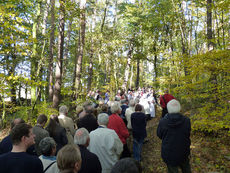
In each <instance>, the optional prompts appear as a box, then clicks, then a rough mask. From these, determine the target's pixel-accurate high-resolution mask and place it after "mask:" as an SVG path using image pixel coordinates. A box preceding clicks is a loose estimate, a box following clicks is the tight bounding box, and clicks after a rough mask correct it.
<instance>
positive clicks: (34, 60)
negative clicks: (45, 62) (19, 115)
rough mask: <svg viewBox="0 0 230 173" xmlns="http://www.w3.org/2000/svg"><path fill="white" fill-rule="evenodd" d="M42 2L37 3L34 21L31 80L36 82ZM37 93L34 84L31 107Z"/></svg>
mask: <svg viewBox="0 0 230 173" xmlns="http://www.w3.org/2000/svg"><path fill="white" fill-rule="evenodd" d="M40 8H41V2H38V3H37V6H36V10H37V13H36V16H35V19H34V23H33V30H32V32H33V34H32V38H33V40H34V43H33V48H32V57H31V72H30V73H31V74H30V75H31V80H34V81H36V80H37V79H36V76H37V74H36V72H37V70H36V69H37V67H38V52H37V34H38V33H37V31H38V26H39V19H40V15H41V10H40ZM36 92H37V87H36V85H34V84H32V86H31V105H35V101H36Z"/></svg>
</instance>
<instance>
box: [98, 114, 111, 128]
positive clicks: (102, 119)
mask: <svg viewBox="0 0 230 173" xmlns="http://www.w3.org/2000/svg"><path fill="white" fill-rule="evenodd" d="M108 122H109V116H108V114H106V113H101V114H99V115H98V116H97V123H98V125H105V126H107V125H108Z"/></svg>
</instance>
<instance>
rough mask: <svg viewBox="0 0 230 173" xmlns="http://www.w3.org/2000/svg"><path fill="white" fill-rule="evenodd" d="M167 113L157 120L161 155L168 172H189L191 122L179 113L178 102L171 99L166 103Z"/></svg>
mask: <svg viewBox="0 0 230 173" xmlns="http://www.w3.org/2000/svg"><path fill="white" fill-rule="evenodd" d="M167 109H168V114H166V115H165V116H164V117H163V118H162V119H161V120H160V122H159V125H158V128H157V136H158V137H159V138H160V139H162V146H161V156H162V158H163V160H164V162H165V163H166V164H167V168H168V173H177V172H178V168H179V167H180V168H181V169H182V172H183V173H191V168H190V164H189V155H190V144H191V141H190V131H191V123H190V119H189V118H188V117H185V116H183V115H182V114H180V109H181V106H180V103H179V102H178V101H177V100H175V99H173V100H171V101H169V102H168V104H167Z"/></svg>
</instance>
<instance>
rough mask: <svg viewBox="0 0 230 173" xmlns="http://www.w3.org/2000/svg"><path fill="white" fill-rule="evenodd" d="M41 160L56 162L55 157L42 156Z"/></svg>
mask: <svg viewBox="0 0 230 173" xmlns="http://www.w3.org/2000/svg"><path fill="white" fill-rule="evenodd" d="M42 158H43V159H46V160H52V161H55V160H57V159H56V156H44V155H42Z"/></svg>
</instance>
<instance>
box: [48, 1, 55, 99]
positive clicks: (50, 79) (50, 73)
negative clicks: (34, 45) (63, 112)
mask: <svg viewBox="0 0 230 173" xmlns="http://www.w3.org/2000/svg"><path fill="white" fill-rule="evenodd" d="M50 13H51V19H50V20H51V21H50V23H51V31H50V45H49V60H48V61H49V67H48V95H49V101H50V102H52V101H53V54H54V31H55V0H51V10H50Z"/></svg>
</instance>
